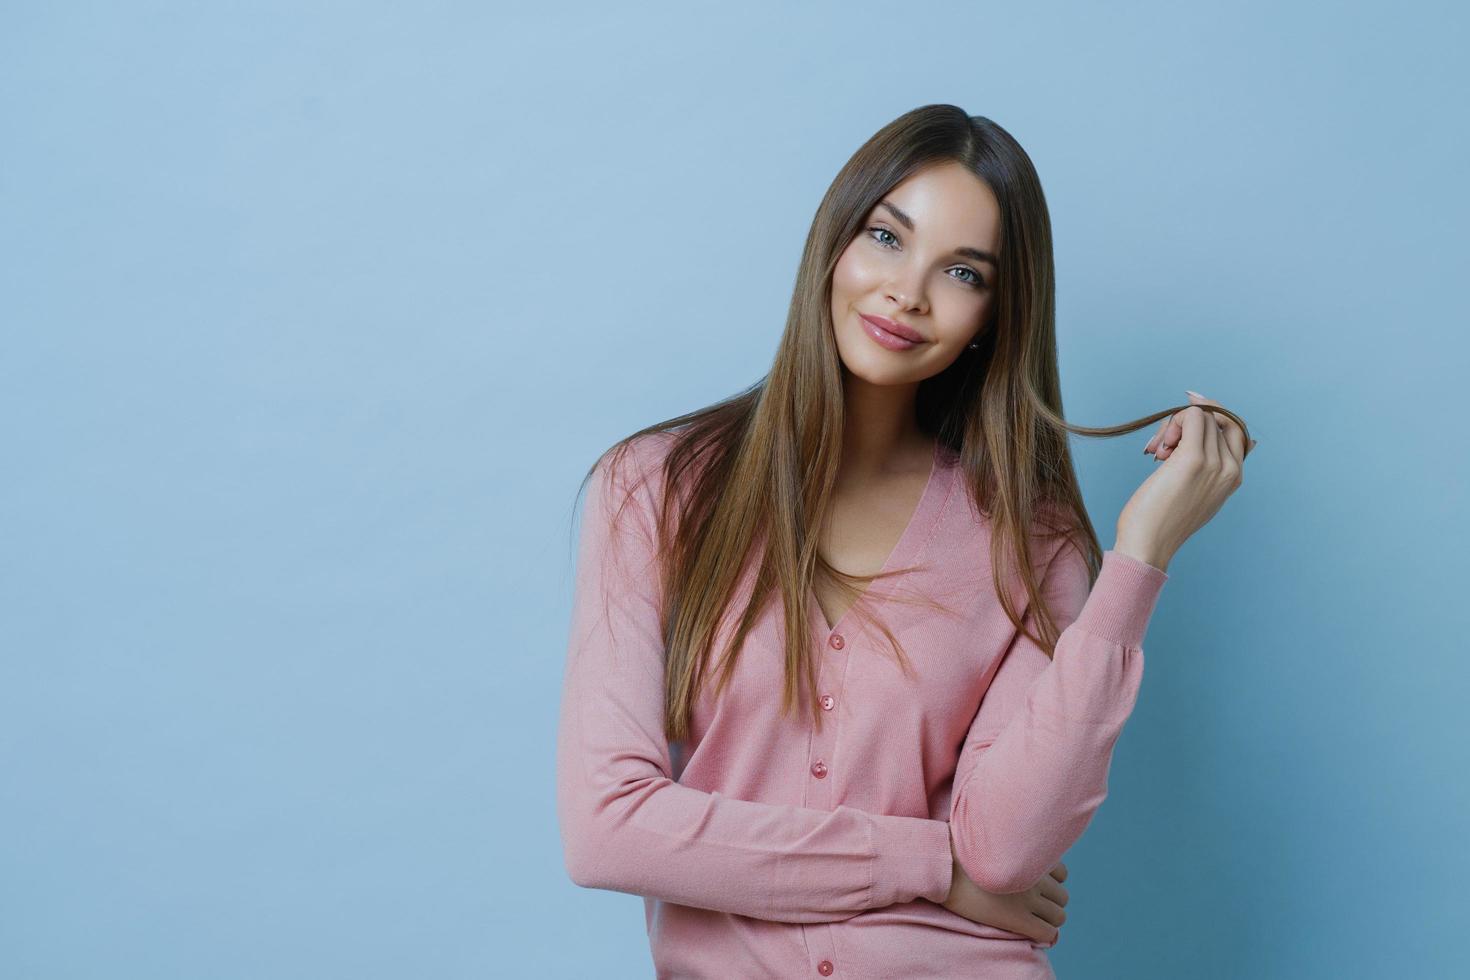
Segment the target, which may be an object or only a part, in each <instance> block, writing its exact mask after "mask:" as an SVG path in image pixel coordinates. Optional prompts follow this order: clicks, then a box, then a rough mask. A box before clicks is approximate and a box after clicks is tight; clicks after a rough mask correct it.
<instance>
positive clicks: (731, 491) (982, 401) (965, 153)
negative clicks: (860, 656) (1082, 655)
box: [579, 104, 1250, 742]
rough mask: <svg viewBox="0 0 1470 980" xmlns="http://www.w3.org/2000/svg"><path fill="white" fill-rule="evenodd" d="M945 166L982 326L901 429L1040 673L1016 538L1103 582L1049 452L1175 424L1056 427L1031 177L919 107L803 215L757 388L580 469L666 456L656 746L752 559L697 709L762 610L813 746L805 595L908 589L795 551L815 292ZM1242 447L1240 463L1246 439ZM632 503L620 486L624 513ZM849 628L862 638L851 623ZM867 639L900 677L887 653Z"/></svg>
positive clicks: (824, 440)
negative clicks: (895, 207) (988, 215)
mask: <svg viewBox="0 0 1470 980" xmlns="http://www.w3.org/2000/svg"><path fill="white" fill-rule="evenodd" d="M950 161H953V162H958V163H961V164H963V165H964V166H966V167H968V168H969V169H970V171H971V172H972V173H974V174H975V175H976V176H977V177H978V178H979V179H980V180H982V181H984V182H985V183H986V184H987V185H988V186H989V188H990V189H991V191H992V192H993V193H994V195H995V198H996V200H997V201H998V202H999V204H1000V215H1001V248H1000V254H999V259H1000V267H999V269H998V270H997V275H996V277H995V289H996V295H995V300H994V302H993V304H992V307H991V310H990V312H989V313H988V320H989V322H988V323H987V324H986V325H985V326H984V327H983V328H982V330H981V331H980V333H979V335H978V336H977V338H976V339H977V341H978V343H979V344H980V346H979V348H978V349H971V348H968V347H967V348H966V349H965V352H964V353H963V354H962V355H960V357H959V358H957V359H956V361H955V362H954V363H953V364H952V365H950V366H949V367H948V368H946V369H945V370H944V371H942V372H940V373H939V374H937V375H935V376H934V377H931V378H928V379H925V380H924V381H923V382H921V383H920V385H919V390H918V394H917V399H916V410H917V415H918V425H919V428H920V429H921V430H922V431H923V432H925V433H926V434H928V435H931V436H933V437H934V438H935V439H936V440H938V441H939V442H941V443H943V444H944V445H946V446H948V447H949V448H950V449H952V450H954V451H956V452H958V453H959V457H960V458H959V463H958V465H959V466H960V468H961V471H962V472H963V474H964V477H965V481H966V484H967V486H968V490H969V493H970V494H971V496H972V498H973V499H974V501H975V504H976V508H977V510H978V512H979V513H981V514H982V515H984V516H985V518H986V519H987V520H988V521H989V522H990V524H991V529H992V535H991V566H992V568H993V569H994V570H995V571H994V584H995V589H996V592H997V594H998V596H999V597H1000V601H1001V606H1002V608H1003V609H1005V611H1006V615H1007V616H1008V617H1009V618H1010V620H1011V622H1012V624H1013V625H1014V626H1015V627H1016V628H1017V629H1018V630H1020V629H1024V627H1023V623H1022V615H1021V610H1020V609H1018V607H1017V606H1016V605H1015V603H1014V601H1013V599H1012V597H1011V595H1010V594H1009V590H1008V589H1007V588H1005V585H1004V582H1005V580H1004V578H1003V571H1004V570H1005V569H1014V570H1015V571H1016V572H1017V573H1018V576H1019V579H1020V582H1021V584H1022V586H1023V588H1024V589H1025V593H1026V600H1025V601H1026V604H1027V605H1029V606H1031V607H1032V608H1033V609H1034V610H1035V611H1036V615H1037V622H1038V625H1039V628H1040V632H1041V635H1040V636H1034V635H1032V634H1030V633H1027V634H1026V635H1027V636H1028V637H1030V638H1031V639H1032V640H1033V641H1035V642H1037V643H1038V644H1039V645H1040V646H1041V647H1042V648H1043V649H1044V650H1045V651H1046V652H1047V654H1048V656H1050V655H1052V654H1053V652H1054V650H1055V645H1056V640H1057V636H1058V630H1057V627H1056V623H1055V621H1054V620H1053V619H1052V616H1051V612H1050V611H1049V610H1047V609H1046V608H1045V603H1044V602H1043V601H1042V598H1041V595H1040V592H1039V589H1038V583H1037V576H1036V571H1035V569H1034V567H1033V563H1032V553H1031V547H1030V542H1031V540H1032V539H1033V536H1035V535H1037V534H1038V533H1039V534H1040V535H1041V536H1043V537H1046V536H1052V537H1054V536H1055V535H1057V534H1066V535H1068V536H1069V538H1070V540H1071V543H1072V545H1073V546H1076V547H1080V548H1082V549H1083V553H1084V556H1085V557H1086V560H1087V565H1088V568H1089V573H1090V579H1091V580H1092V581H1096V578H1097V575H1098V574H1099V572H1100V571H1101V565H1102V547H1101V545H1100V544H1099V542H1098V538H1097V533H1096V532H1095V531H1094V530H1093V527H1092V523H1091V521H1090V520H1089V519H1088V516H1087V511H1086V509H1085V507H1084V506H1083V501H1082V494H1081V490H1080V489H1079V486H1078V482H1077V476H1076V473H1075V472H1074V469H1073V464H1072V456H1071V452H1070V450H1069V447H1068V444H1067V438H1066V434H1067V433H1068V432H1073V433H1077V434H1079V435H1085V436H1108V435H1121V434H1123V433H1128V432H1133V431H1136V430H1138V429H1140V428H1142V427H1144V426H1146V425H1150V424H1151V423H1153V422H1156V421H1158V420H1159V419H1162V418H1165V417H1166V416H1169V415H1172V414H1173V413H1175V412H1177V411H1181V410H1183V409H1185V408H1188V407H1189V406H1188V405H1183V406H1175V407H1174V408H1169V409H1164V410H1162V411H1159V412H1155V413H1154V414H1152V415H1149V416H1146V417H1144V418H1141V419H1136V420H1134V421H1132V422H1127V423H1124V424H1122V425H1116V426H1106V427H1102V428H1087V427H1084V426H1078V425H1072V424H1070V423H1068V422H1067V421H1066V419H1065V418H1063V415H1062V394H1061V382H1060V377H1059V373H1058V369H1057V345H1056V308H1055V272H1054V265H1053V258H1052V237H1051V220H1050V217H1049V216H1048V213H1047V208H1046V200H1045V198H1044V196H1043V195H1042V190H1041V181H1040V179H1039V178H1038V176H1037V174H1036V170H1035V168H1034V167H1033V166H1032V163H1031V160H1030V158H1029V157H1028V156H1027V155H1026V152H1025V151H1024V150H1023V149H1022V148H1021V146H1020V144H1018V143H1017V142H1016V141H1015V139H1013V138H1012V137H1011V135H1010V134H1009V133H1007V132H1006V131H1005V130H1004V129H1002V128H1001V127H1000V126H999V125H997V124H996V123H994V122H992V121H991V120H990V119H987V118H985V117H984V116H970V115H968V114H966V113H965V111H964V110H963V109H961V108H960V107H958V106H954V105H944V104H941V105H926V106H921V107H920V108H917V109H914V110H912V111H910V112H907V113H905V114H904V115H902V116H900V117H898V118H897V119H895V120H893V121H892V122H890V123H889V124H887V125H886V126H884V127H883V128H882V129H880V130H879V131H878V132H877V133H876V134H875V135H874V136H873V137H872V138H871V139H869V140H868V141H867V142H866V143H864V144H863V145H862V147H860V148H859V149H858V151H857V152H856V153H854V154H853V156H852V158H851V159H850V160H848V162H847V163H846V165H844V166H843V168H842V170H841V171H840V172H839V173H838V174H837V177H836V178H835V179H834V180H833V182H832V184H831V186H830V187H829V188H828V189H827V193H826V194H825V196H824V197H823V198H822V202H821V204H820V206H819V207H818V208H817V213H816V216H815V217H814V218H813V219H812V225H811V230H810V232H809V233H808V234H807V239H806V247H805V249H804V250H803V252H802V256H801V264H800V267H799V268H798V270H797V276H796V285H795V288H794V291H793V294H792V297H791V305H790V309H789V311H788V313H787V317H786V329H785V332H784V333H783V334H782V336H781V342H780V345H779V347H778V348H777V350H776V356H775V360H774V363H773V364H772V367H771V370H770V372H769V373H768V374H767V375H766V376H765V377H764V378H762V379H761V380H760V381H759V382H757V383H756V384H754V385H752V386H751V387H749V388H747V389H746V390H744V391H742V392H740V393H738V394H736V395H734V396H732V397H730V398H727V399H725V400H723V401H720V402H718V403H716V404H714V405H711V406H709V407H706V408H701V409H698V410H696V411H693V412H690V413H687V414H685V415H680V416H677V417H675V418H672V419H668V420H665V421H663V422H658V423H655V424H653V425H650V426H647V427H645V428H643V429H640V430H638V431H637V432H634V433H633V434H631V435H629V436H627V437H625V438H623V439H621V440H619V441H618V442H617V443H615V444H614V445H613V446H612V447H610V448H609V449H608V450H607V451H606V452H604V453H603V454H602V456H600V457H599V458H598V460H597V462H596V463H594V464H593V465H592V467H591V468H589V470H588V472H587V475H586V476H585V477H583V480H582V485H583V486H584V487H585V485H586V483H587V480H588V479H590V478H591V476H592V475H593V473H594V472H595V471H596V470H597V467H598V466H599V465H607V466H609V467H617V466H620V465H621V458H622V456H623V455H624V454H625V453H626V451H627V450H628V448H629V446H630V444H631V443H632V442H633V441H634V440H637V439H639V438H640V437H643V436H648V435H651V434H653V433H658V432H667V433H674V434H676V436H677V437H676V438H675V439H673V440H672V441H671V443H670V446H669V450H668V452H667V454H666V455H665V456H664V457H663V464H662V467H661V472H660V473H659V474H657V477H658V482H659V483H661V484H662V486H663V488H664V492H663V493H662V494H660V496H659V499H660V501H661V506H660V513H659V515H658V518H657V527H656V529H655V531H656V534H657V536H658V540H657V554H658V555H659V556H660V565H661V569H660V576H659V577H660V583H659V585H660V596H661V610H662V624H661V632H662V636H663V638H664V644H665V691H664V693H665V712H664V728H665V734H666V736H667V737H668V739H669V740H670V741H671V742H673V741H679V740H682V739H684V738H686V737H687V736H688V734H689V725H690V715H691V712H692V709H693V705H694V704H695V702H696V700H697V698H698V695H699V691H700V689H701V686H702V685H703V683H704V682H705V676H706V666H707V664H708V663H709V661H710V657H711V654H712V648H713V646H714V639H715V637H716V634H717V632H718V629H719V626H720V623H721V621H722V619H723V618H724V616H725V615H726V614H727V609H728V607H729V605H730V603H731V599H732V597H733V595H734V594H735V591H736V587H737V584H738V583H739V582H740V581H741V579H742V576H743V575H744V574H745V572H746V570H747V569H748V568H749V562H750V561H751V560H752V559H754V560H755V561H756V562H757V564H756V565H755V566H754V578H753V585H754V588H753V591H752V592H751V594H750V598H749V600H748V601H747V603H746V605H745V607H744V609H743V610H742V611H741V612H740V614H739V620H738V624H737V625H736V627H735V630H734V632H733V637H732V639H731V641H730V642H729V643H728V644H727V645H726V648H725V650H724V652H723V655H722V659H721V661H720V665H719V668H718V669H719V670H720V675H719V678H718V681H717V683H716V686H715V695H716V696H718V695H719V693H720V692H721V691H722V690H723V689H724V687H725V684H726V682H727V681H728V680H729V678H730V676H731V673H732V672H733V669H734V666H735V662H736V658H737V656H738V655H739V651H740V648H741V646H742V644H743V642H744V640H745V637H746V635H747V634H748V633H749V631H750V629H751V628H752V626H753V625H754V624H755V622H756V621H757V619H758V618H759V616H760V613H761V612H762V610H763V609H764V608H765V606H766V604H767V602H768V601H769V600H770V599H771V597H772V596H773V594H779V595H780V597H781V599H782V604H783V609H784V622H785V635H786V637H787V638H788V640H787V642H786V644H785V649H786V664H785V684H784V689H783V693H782V705H781V707H782V711H783V712H789V711H791V710H792V709H793V708H795V707H796V706H797V705H798V704H803V703H804V704H806V706H807V708H808V710H810V711H811V716H812V718H813V719H814V721H815V724H816V726H817V728H818V730H820V728H821V716H822V712H821V711H818V710H815V707H814V705H813V702H814V700H815V694H814V692H815V690H816V664H817V658H816V654H815V647H814V641H815V637H814V636H813V631H812V628H811V622H812V621H811V619H810V607H809V606H808V603H809V602H811V601H813V599H812V596H813V593H812V591H811V588H812V585H813V582H814V581H815V579H816V577H817V576H818V575H821V576H822V577H823V580H824V581H825V582H829V583H832V584H834V585H835V586H836V587H837V588H838V589H839V590H841V591H842V592H844V593H846V594H847V595H848V596H850V597H851V598H852V600H853V602H854V605H853V606H852V608H853V609H854V610H860V607H861V606H862V605H863V603H862V600H863V599H864V598H865V595H866V591H867V590H866V589H865V588H864V587H865V586H866V585H868V584H870V583H871V582H873V581H874V580H875V579H876V578H879V577H887V576H888V575H894V574H898V573H899V572H902V571H907V570H908V569H895V570H891V571H888V572H885V573H883V574H882V575H875V576H862V575H850V574H847V573H844V572H842V571H840V570H838V569H836V568H835V567H834V566H832V565H831V564H829V563H828V562H827V561H826V559H824V558H823V557H822V556H821V555H820V554H819V553H818V548H817V535H816V534H815V533H813V531H812V529H815V528H820V527H822V526H823V522H824V520H825V519H826V516H827V511H828V506H829V500H830V497H831V493H832V489H833V486H834V484H835V482H836V477H837V472H838V467H839V463H840V456H841V447H842V445H843V438H842V429H843V417H844V411H843V409H844V405H843V387H842V363H841V359H840V357H839V356H838V351H837V345H836V340H835V337H834V334H833V324H832V316H831V306H830V303H831V284H832V272H833V269H834V267H835V266H836V264H837V261H838V258H839V257H840V256H841V255H842V252H843V250H844V249H845V248H846V247H847V245H848V244H849V243H850V242H851V241H852V239H853V238H854V237H855V236H856V235H857V234H859V232H860V231H861V228H862V224H863V222H864V219H865V218H866V217H867V215H868V214H869V213H870V212H871V211H872V209H873V207H874V206H875V205H876V204H877V202H878V201H879V200H880V199H881V198H882V197H883V196H884V195H885V194H886V193H887V192H888V191H889V190H890V189H892V188H893V187H894V186H895V185H897V184H898V183H900V182H901V181H903V180H904V179H906V178H907V177H909V176H910V175H912V174H914V173H915V172H917V171H919V170H922V169H925V168H927V167H929V166H932V165H935V164H939V163H945V162H950ZM1211 410H1213V411H1218V412H1220V413H1222V414H1224V415H1227V416H1229V417H1230V418H1231V419H1232V420H1233V421H1235V422H1237V423H1239V424H1240V426H1241V428H1242V430H1244V429H1245V423H1244V421H1243V420H1241V419H1240V418H1239V416H1237V415H1235V413H1233V412H1230V411H1229V410H1227V409H1222V408H1219V407H1218V406H1212V409H1211ZM1245 435H1246V445H1247V446H1249V443H1250V435H1249V432H1248V431H1247V432H1246V433H1245ZM635 482H636V481H635ZM635 491H636V486H634V487H632V489H631V490H630V495H631V492H635ZM579 495H580V490H579ZM1038 529H1040V530H1038ZM757 548H759V551H758V552H757V550H756V549H757ZM859 614H860V615H864V616H866V617H867V618H868V619H869V620H870V621H874V617H872V616H871V615H868V614H867V613H866V612H865V611H860V612H859ZM879 625H880V628H881V629H882V632H883V633H884V634H885V635H886V636H887V637H888V639H889V642H890V643H891V644H893V646H894V649H895V652H896V654H897V656H898V659H899V662H900V664H901V665H902V667H903V669H904V670H906V671H907V670H909V669H910V666H909V664H908V661H907V658H906V657H905V656H904V654H903V651H902V646H901V644H899V643H898V641H897V640H896V638H895V637H894V636H893V634H892V633H891V632H890V631H889V630H888V629H887V627H885V626H882V625H881V624H879Z"/></svg>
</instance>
